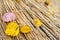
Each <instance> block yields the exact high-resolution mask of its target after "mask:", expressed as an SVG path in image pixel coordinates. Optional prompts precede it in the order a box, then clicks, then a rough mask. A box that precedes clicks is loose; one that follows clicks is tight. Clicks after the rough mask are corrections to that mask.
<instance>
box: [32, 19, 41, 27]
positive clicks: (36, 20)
mask: <svg viewBox="0 0 60 40" xmlns="http://www.w3.org/2000/svg"><path fill="white" fill-rule="evenodd" d="M33 21H34V22H35V24H36V26H37V27H40V26H41V25H42V22H41V21H40V20H39V19H37V18H34V19H33Z"/></svg>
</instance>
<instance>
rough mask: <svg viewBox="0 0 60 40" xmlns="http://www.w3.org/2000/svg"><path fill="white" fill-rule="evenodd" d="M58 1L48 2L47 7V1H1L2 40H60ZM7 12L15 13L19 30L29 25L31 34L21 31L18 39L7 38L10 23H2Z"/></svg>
mask: <svg viewBox="0 0 60 40" xmlns="http://www.w3.org/2000/svg"><path fill="white" fill-rule="evenodd" d="M56 1H58V0H55V1H53V2H52V0H50V1H49V0H48V1H47V3H49V4H48V5H46V4H45V2H46V0H0V40H1V39H2V40H60V16H59V15H60V12H59V9H58V7H57V6H59V3H58V2H56ZM54 3H56V4H58V5H55V4H54ZM52 7H53V8H52ZM6 12H14V13H15V15H16V20H15V22H17V23H18V25H19V28H21V27H23V26H25V25H28V26H29V27H30V28H31V32H29V33H22V32H21V31H19V32H20V33H19V35H18V36H16V37H11V36H7V35H6V34H5V30H6V26H7V24H8V23H6V22H4V21H2V16H3V15H4V13H6ZM34 19H35V20H36V19H37V20H36V22H37V23H36V22H35V21H34ZM37 25H38V26H37ZM26 29H27V28H26ZM27 31H28V30H27Z"/></svg>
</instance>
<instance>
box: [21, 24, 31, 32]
mask: <svg viewBox="0 0 60 40" xmlns="http://www.w3.org/2000/svg"><path fill="white" fill-rule="evenodd" d="M20 30H21V32H22V33H29V32H31V28H30V26H27V25H24V26H22V27H21V28H20Z"/></svg>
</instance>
